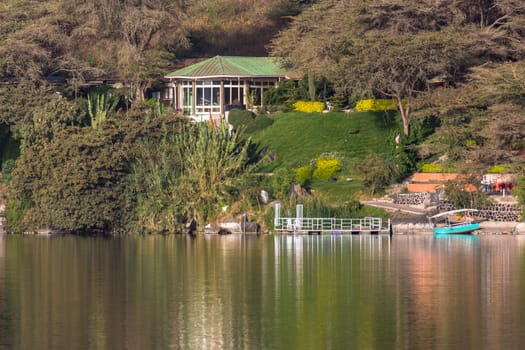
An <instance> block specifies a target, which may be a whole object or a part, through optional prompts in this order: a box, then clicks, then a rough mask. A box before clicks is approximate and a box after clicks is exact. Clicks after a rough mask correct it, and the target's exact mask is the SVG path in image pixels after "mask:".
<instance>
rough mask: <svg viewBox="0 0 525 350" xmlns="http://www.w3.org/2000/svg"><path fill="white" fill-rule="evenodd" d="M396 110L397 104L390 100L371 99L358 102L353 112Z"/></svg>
mask: <svg viewBox="0 0 525 350" xmlns="http://www.w3.org/2000/svg"><path fill="white" fill-rule="evenodd" d="M394 109H397V103H396V101H395V100H392V99H373V98H369V99H366V100H359V101H357V103H356V104H355V110H356V111H358V112H366V111H388V110H394Z"/></svg>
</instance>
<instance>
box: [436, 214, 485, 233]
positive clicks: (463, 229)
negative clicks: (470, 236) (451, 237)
mask: <svg viewBox="0 0 525 350" xmlns="http://www.w3.org/2000/svg"><path fill="white" fill-rule="evenodd" d="M475 212H477V210H476V209H458V210H450V211H446V212H442V213H439V214H436V215H434V216H431V217H429V221H430V223H431V224H432V225H433V230H434V233H435V234H458V233H472V232H473V231H476V230H479V228H480V225H479V223H478V222H474V213H475Z"/></svg>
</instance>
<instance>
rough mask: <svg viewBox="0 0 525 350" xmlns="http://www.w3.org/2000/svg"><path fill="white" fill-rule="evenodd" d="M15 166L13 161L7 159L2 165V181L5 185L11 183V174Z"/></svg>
mask: <svg viewBox="0 0 525 350" xmlns="http://www.w3.org/2000/svg"><path fill="white" fill-rule="evenodd" d="M15 166H16V162H15V160H14V159H8V160H6V161H5V162H3V163H2V181H3V182H4V183H5V184H7V185H9V182H11V179H12V178H13V176H12V175H11V173H12V172H13V169H14V168H15Z"/></svg>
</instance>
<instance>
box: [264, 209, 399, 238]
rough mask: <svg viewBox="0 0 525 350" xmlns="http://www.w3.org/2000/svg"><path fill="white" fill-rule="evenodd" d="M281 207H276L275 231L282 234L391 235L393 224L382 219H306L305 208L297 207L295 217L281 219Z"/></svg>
mask: <svg viewBox="0 0 525 350" xmlns="http://www.w3.org/2000/svg"><path fill="white" fill-rule="evenodd" d="M280 209H281V208H280V205H279V204H277V205H276V206H275V216H274V230H275V231H276V232H278V233H280V234H286V233H288V234H318V235H320V234H362V233H368V234H379V233H390V232H391V223H390V220H388V221H387V222H386V223H384V222H383V219H382V218H376V217H364V218H359V219H348V218H305V217H303V206H302V205H301V204H298V205H297V206H296V216H295V217H281V216H280Z"/></svg>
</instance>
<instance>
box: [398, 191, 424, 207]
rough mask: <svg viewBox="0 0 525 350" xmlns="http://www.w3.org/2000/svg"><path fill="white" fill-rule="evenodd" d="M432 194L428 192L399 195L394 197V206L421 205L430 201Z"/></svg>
mask: <svg viewBox="0 0 525 350" xmlns="http://www.w3.org/2000/svg"><path fill="white" fill-rule="evenodd" d="M430 196H431V194H430V193H428V192H417V193H398V194H396V195H395V197H394V204H400V205H421V204H424V203H425V201H427V200H429V199H430Z"/></svg>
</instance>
